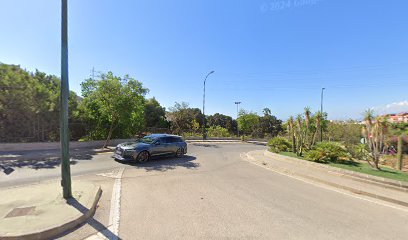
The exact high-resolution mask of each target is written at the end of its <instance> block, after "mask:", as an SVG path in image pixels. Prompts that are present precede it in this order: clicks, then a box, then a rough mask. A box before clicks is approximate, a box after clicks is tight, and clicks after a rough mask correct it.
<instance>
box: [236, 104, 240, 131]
mask: <svg viewBox="0 0 408 240" xmlns="http://www.w3.org/2000/svg"><path fill="white" fill-rule="evenodd" d="M235 104H236V105H237V132H238V137H239V128H238V112H239V111H238V108H239V107H238V106H239V104H241V102H235Z"/></svg>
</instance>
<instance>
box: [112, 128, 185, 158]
mask: <svg viewBox="0 0 408 240" xmlns="http://www.w3.org/2000/svg"><path fill="white" fill-rule="evenodd" d="M186 153H187V143H186V142H185V141H184V140H183V138H182V137H180V136H176V135H170V134H151V135H148V136H146V137H144V138H142V139H140V140H139V141H137V142H125V143H121V144H119V145H118V146H117V147H116V149H115V153H114V155H113V156H112V157H113V158H115V159H117V160H120V161H132V160H133V161H137V162H139V163H144V162H147V161H149V159H150V157H153V156H162V155H175V156H177V157H181V156H183V155H184V154H186Z"/></svg>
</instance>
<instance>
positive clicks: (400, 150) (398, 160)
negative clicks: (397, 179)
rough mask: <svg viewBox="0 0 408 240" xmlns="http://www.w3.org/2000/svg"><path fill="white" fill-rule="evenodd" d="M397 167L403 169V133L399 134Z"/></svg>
mask: <svg viewBox="0 0 408 240" xmlns="http://www.w3.org/2000/svg"><path fill="white" fill-rule="evenodd" d="M397 151H398V152H397V169H398V170H400V171H401V170H402V167H403V166H402V165H403V163H402V135H400V136H398V145H397Z"/></svg>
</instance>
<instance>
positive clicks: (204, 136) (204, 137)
mask: <svg viewBox="0 0 408 240" xmlns="http://www.w3.org/2000/svg"><path fill="white" fill-rule="evenodd" d="M213 73H214V71H211V72H209V73H208V74H207V76H205V79H204V94H203V140H205V139H206V138H207V137H206V135H205V82H206V81H207V78H208V76H210V74H213Z"/></svg>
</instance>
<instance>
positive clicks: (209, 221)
mask: <svg viewBox="0 0 408 240" xmlns="http://www.w3.org/2000/svg"><path fill="white" fill-rule="evenodd" d="M256 149H264V147H262V146H257V145H252V144H200V143H191V144H189V153H188V155H187V156H185V157H183V158H179V159H177V158H165V159H155V160H153V161H151V162H148V163H146V164H143V165H135V164H122V163H118V162H115V161H113V160H112V159H111V158H110V155H109V154H106V153H104V154H98V155H94V156H92V157H90V158H89V159H88V160H78V161H77V162H76V164H75V165H73V166H72V172H73V175H75V176H76V175H87V174H88V175H95V174H96V173H99V172H106V171H109V170H110V169H117V168H125V171H124V173H123V177H122V184H121V186H122V190H121V193H122V194H121V205H120V225H119V236H120V238H121V239H313V240H314V239H324V240H327V239H393V240H396V239H407V236H408V227H407V226H408V212H406V211H401V210H397V209H394V208H390V207H386V206H383V205H379V204H376V203H373V202H369V201H366V200H363V199H359V198H355V197H353V196H350V195H345V194H342V193H339V192H335V191H331V190H329V189H325V188H321V187H318V186H315V185H312V184H308V183H305V182H302V181H299V180H296V179H292V178H290V177H286V176H283V175H280V174H276V173H274V172H272V171H269V170H267V169H264V168H262V167H259V166H256V165H253V164H251V163H249V162H247V161H245V160H244V159H242V158H241V154H242V153H245V152H248V151H252V150H256ZM59 171H60V169H59V167H58V166H55V167H53V168H39V169H38V170H33V169H32V168H28V167H24V168H21V169H17V170H16V171H15V173H12V174H10V175H9V176H7V177H6V176H4V175H1V176H0V187H4V186H9V185H18V184H22V183H26V182H29V181H39V180H46V179H52V178H56V177H58V176H59Z"/></svg>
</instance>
